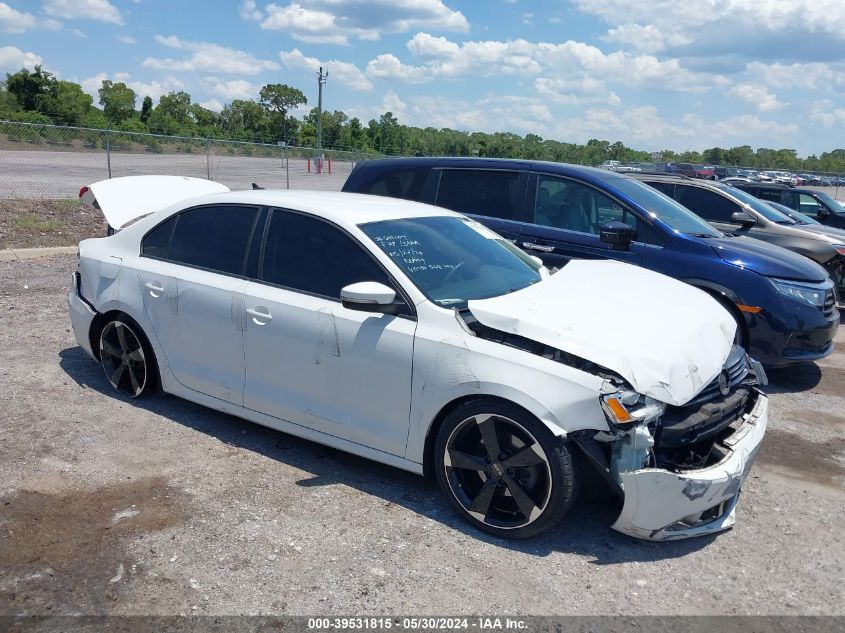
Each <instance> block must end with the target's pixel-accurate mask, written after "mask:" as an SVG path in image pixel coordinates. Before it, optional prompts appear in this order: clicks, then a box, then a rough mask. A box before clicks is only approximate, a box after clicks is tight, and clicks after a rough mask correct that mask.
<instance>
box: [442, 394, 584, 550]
mask: <svg viewBox="0 0 845 633" xmlns="http://www.w3.org/2000/svg"><path fill="white" fill-rule="evenodd" d="M434 468H435V472H436V476H437V482H438V483H439V484H440V488H441V490H442V491H443V494H444V495H446V498H447V499H448V501H449V503H450V504H451V505H452V507H453V508H454V509H455V510H456V511H457V513H458V514H459V515H460V516H461V517H462V518H464V519H465V520H466V521H468V522H469V523H471V524H472V525H474V526H476V527H477V528H479V529H481V530H484V531H485V532H488V533H490V534H494V535H495V536H498V537H501V538H528V537H532V536H537V535H539V534H542V533H544V532H547V531H548V530H550V529H552V528H553V527H555V526H556V525H557V524H558V523H559V522H560V520H561V519H562V518H563V517H564V516H565V515H566V513H567V512H568V511H569V509H570V508H571V507H572V504H573V503H574V502H575V498H576V496H577V493H578V488H579V485H580V476H579V472H578V470H577V467H576V465H575V459H574V455H573V453H572V452H571V450H570V448H569V445H568V444H567V443H565V442H561V441H560V440H559V439H558V438H556V437H555V436H554V435H552V433H551V432H550V431H549V430H548V429H547V428H546V427H545V426H543V425H542V424H541V423H540V422H539V421H538V420H537V419H536V418H534V417H533V416H531V415H530V414H528V413H526V412H525V411H524V410H522V409H521V408H519V407H517V406H515V405H512V404H510V403H505V402H500V401H498V400H494V399H492V398H480V399H478V400H473V401H471V402H468V403H465V404H463V405H460V406H459V407H457V408H456V409H455V410H454V411H452V413H450V414H449V416H448V417H447V418H446V419H445V420H444V422H443V425H442V426H441V427H440V430H439V432H438V434H437V439H436V442H435V446H434Z"/></svg>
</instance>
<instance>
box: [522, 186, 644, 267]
mask: <svg viewBox="0 0 845 633" xmlns="http://www.w3.org/2000/svg"><path fill="white" fill-rule="evenodd" d="M529 189H530V191H531V194H530V195H529V202H528V207H529V218H530V219H529V221H527V222H525V224H524V226H523V230H522V235H521V236H520V238H519V245H520V246H522V247H523V248H525V249H526V250H528V251H529V252H531V253H533V254H534V255H537V256H539V257H540V258H541V259H542V260H543V261H544V262H545V263H546V264H547V265H549V266H557V267H560V266H562V265H564V264H565V263H566V262H567V261H569V260H570V259H573V258H574V259H618V260H621V261H625V262H629V263H631V264H636V265H639V264H640V263H641V262H642V258H643V252H644V249H645V244H644V241H645V235H646V223H645V222H644V221H643V220H642V219H641V218H639V217H638V216H637V215H636V214H634V213H633V212H631V211H630V210H629V209H627V208H626V207H624V206H623V205H622V204H620V203H619V202H617V201H616V200H613V199H612V198H610V197H609V196H607V195H606V194H604V193H603V192H601V191H599V190H598V189H596V188H594V187H592V186H591V185H588V184H586V183H583V182H580V181H578V180H574V179H571V178H564V177H562V176H556V175H551V174H532V175H531V180H530V182H529ZM607 222H624V223H626V224H628V225H630V226H631V227H633V228H634V231H635V233H636V235H637V237H636V239H635V241H634V242H632V243H631V247H630V248H629V249H628V250H627V251H614V250H613V249H611V247H610V245H609V244H605V243H603V242H602V241H601V240H600V239H599V229H600V227H601V225H602V224H605V223H607Z"/></svg>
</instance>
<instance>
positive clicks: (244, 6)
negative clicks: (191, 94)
mask: <svg viewBox="0 0 845 633" xmlns="http://www.w3.org/2000/svg"><path fill="white" fill-rule="evenodd" d="M239 13H240V14H241V17H242V18H243V19H244V20H253V21H255V22H257V21H259V20H260V19H261V18H263V17H264V13H263V12H262V11H260V10H259V9H258V6H257V5H256V3H255V0H244V1H243V2H241V7H240V9H239ZM209 110H211V108H209Z"/></svg>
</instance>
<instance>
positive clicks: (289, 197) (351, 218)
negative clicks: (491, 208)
mask: <svg viewBox="0 0 845 633" xmlns="http://www.w3.org/2000/svg"><path fill="white" fill-rule="evenodd" d="M211 202H214V203H221V202H228V203H241V204H260V205H266V206H269V207H281V208H285V209H293V210H296V211H304V212H305V213H311V214H313V215H316V216H319V217H322V218H325V219H327V220H330V221H332V222H335V223H337V224H341V225H354V224H365V223H367V222H378V221H381V220H399V219H403V218H422V217H432V216H449V215H451V216H458V215H459V214H457V213H455V212H454V211H449V210H448V209H441V208H439V207H434V206H431V205H428V204H422V203H419V202H411V201H408V200H401V199H397V198H388V197H384V196H373V195H367V194H360V193H342V192H340V191H310V190H295V189H290V190H289V189H257V190H252V191H229V192H226V193H218V194H213V195H211V196H204V197H203V198H197V199H194V200H191V205H194V204H209V203H211Z"/></svg>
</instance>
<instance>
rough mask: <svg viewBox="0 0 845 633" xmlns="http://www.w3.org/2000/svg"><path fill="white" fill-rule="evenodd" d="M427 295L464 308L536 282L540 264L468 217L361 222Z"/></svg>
mask: <svg viewBox="0 0 845 633" xmlns="http://www.w3.org/2000/svg"><path fill="white" fill-rule="evenodd" d="M360 228H361V230H362V231H363V232H364V233H366V234H367V236H368V237H369V238H370V239H371V240H372V241H373V242H375V244H376V245H377V246H378V247H379V248H380V249H381V250H382V251H384V252H385V253H386V254H387V256H388V257H390V259H392V260H393V262H394V263H395V264H396V265H397V266H399V268H401V269H402V271H403V272H404V273H405V274H406V275H407V276H408V277H409V278H410V279H411V281H413V282H414V285H416V287H417V288H419V289H420V291H421V292H422V293H423V294H424V295H425V296H426V297H427V298H428V299H429V300H430V301H433V302H434V303H436V304H437V305H439V306H442V307H445V308H451V307H463V306H465V305H466V303H467V302H468V301H471V300H473V299H488V298H490V297H498V296H499V295H503V294H507V293H509V292H514V291H516V290H522V289H523V288H525V287H527V286H530V285H531V284H534V283H537V282H538V281H540V279H541V276H540V272H539V270H540V265H539V264H537V263H536V262H535V261H534V260H533V259H531V258H530V257H529V256H528V255H526V254H525V253H523V252H522V251H521V250H519V249H518V248H517V247H516V246H514V245H513V244H511V243H510V242H508V241H507V240H505V239H504V238H502V237H501V236H499V235H497V234H496V233H494V232H493V231H491V230H489V229H488V228H486V227H485V226H483V225H481V224H479V223H478V222H475V221H474V220H470V219H468V218H460V217H451V216H440V217H429V218H408V219H403V220H384V221H381V222H370V223H367V224H362V225H360Z"/></svg>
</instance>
